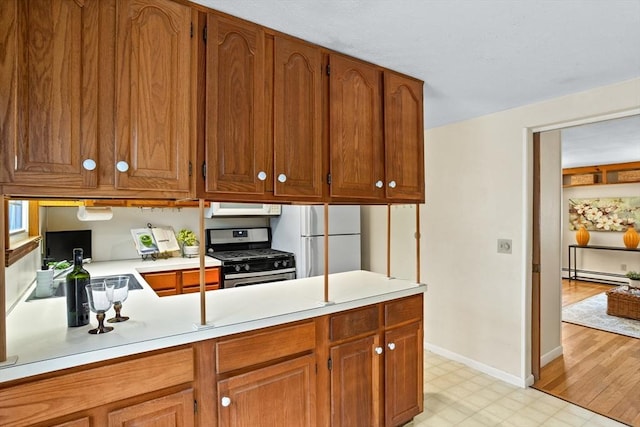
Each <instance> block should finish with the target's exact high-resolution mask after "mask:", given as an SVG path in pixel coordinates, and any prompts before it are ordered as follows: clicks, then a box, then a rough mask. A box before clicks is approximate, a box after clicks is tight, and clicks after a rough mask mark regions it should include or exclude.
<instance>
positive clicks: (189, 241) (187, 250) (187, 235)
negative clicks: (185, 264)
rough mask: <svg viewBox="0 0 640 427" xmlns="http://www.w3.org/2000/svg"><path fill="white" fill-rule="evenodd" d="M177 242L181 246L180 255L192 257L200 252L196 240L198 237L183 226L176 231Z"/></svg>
mask: <svg viewBox="0 0 640 427" xmlns="http://www.w3.org/2000/svg"><path fill="white" fill-rule="evenodd" d="M177 240H178V243H180V245H181V246H182V256H184V257H186V258H193V257H196V256H198V253H199V252H200V246H199V242H198V238H197V237H196V233H194V232H193V231H191V230H189V229H187V228H183V229H182V230H180V231H179V232H178V237H177Z"/></svg>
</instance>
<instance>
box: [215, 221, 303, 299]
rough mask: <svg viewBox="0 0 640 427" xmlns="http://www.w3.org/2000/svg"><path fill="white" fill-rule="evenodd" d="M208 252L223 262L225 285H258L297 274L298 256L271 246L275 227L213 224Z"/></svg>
mask: <svg viewBox="0 0 640 427" xmlns="http://www.w3.org/2000/svg"><path fill="white" fill-rule="evenodd" d="M206 237H207V240H206V242H207V255H209V256H210V257H213V258H216V259H218V260H220V261H221V262H222V287H223V288H234V287H236V286H248V285H258V284H261V283H270V282H277V281H280V280H290V279H295V278H296V263H295V257H294V255H293V254H292V253H290V252H283V251H279V250H276V249H271V228H269V227H255V228H221V229H218V228H210V229H207V230H206Z"/></svg>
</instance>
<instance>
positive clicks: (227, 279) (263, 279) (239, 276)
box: [222, 268, 296, 289]
mask: <svg viewBox="0 0 640 427" xmlns="http://www.w3.org/2000/svg"><path fill="white" fill-rule="evenodd" d="M295 278H296V269H295V268H286V269H283V270H277V271H261V272H259V273H234V274H227V275H225V276H224V280H223V282H222V287H223V288H225V289H226V288H236V287H239V286H249V285H260V284H262V283H271V282H280V281H282V280H292V279H295Z"/></svg>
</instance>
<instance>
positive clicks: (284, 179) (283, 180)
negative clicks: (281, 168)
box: [278, 173, 287, 182]
mask: <svg viewBox="0 0 640 427" xmlns="http://www.w3.org/2000/svg"><path fill="white" fill-rule="evenodd" d="M286 181H287V175H285V174H283V173H281V174H280V175H278V182H286Z"/></svg>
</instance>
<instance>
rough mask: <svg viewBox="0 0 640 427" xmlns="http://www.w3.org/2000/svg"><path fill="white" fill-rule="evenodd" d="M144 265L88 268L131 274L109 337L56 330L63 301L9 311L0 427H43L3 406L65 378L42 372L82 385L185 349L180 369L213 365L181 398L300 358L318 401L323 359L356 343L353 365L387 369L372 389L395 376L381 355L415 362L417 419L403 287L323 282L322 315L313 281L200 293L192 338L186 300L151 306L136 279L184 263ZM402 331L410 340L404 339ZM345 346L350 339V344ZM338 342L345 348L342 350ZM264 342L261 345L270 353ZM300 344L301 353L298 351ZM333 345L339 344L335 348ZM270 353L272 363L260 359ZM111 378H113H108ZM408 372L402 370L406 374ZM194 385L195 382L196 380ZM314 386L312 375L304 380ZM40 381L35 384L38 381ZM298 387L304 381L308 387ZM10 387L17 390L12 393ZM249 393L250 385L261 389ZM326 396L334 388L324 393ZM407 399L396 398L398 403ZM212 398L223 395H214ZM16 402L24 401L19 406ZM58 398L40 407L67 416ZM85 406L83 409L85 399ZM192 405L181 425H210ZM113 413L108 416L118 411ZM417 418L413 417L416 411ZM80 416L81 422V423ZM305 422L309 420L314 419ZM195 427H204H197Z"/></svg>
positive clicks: (189, 298) (192, 306) (413, 311)
mask: <svg viewBox="0 0 640 427" xmlns="http://www.w3.org/2000/svg"><path fill="white" fill-rule="evenodd" d="M215 263H216V261H215V260H213V259H210V260H207V266H214V264H215ZM151 264H152V265H150V263H148V262H142V261H140V260H132V261H114V262H103V263H93V264H89V265H88V266H87V268H88V270H89V271H90V273H91V274H92V275H111V274H124V273H127V274H133V275H134V276H135V277H136V279H137V280H138V281H139V282H140V284H141V285H142V287H143V289H141V290H135V291H131V292H130V294H129V298H128V299H127V301H126V302H125V303H124V304H123V313H126V314H127V315H128V316H130V317H131V319H130V320H129V321H127V322H124V323H119V324H116V325H115V328H116V329H115V330H114V331H113V332H111V333H109V334H105V335H97V336H96V335H90V334H88V333H87V330H88V329H89V327H88V326H87V327H80V328H67V327H66V323H65V317H64V312H65V310H64V304H65V300H64V298H50V299H46V300H34V301H28V302H26V301H24V299H23V300H22V301H20V302H19V303H18V304H17V306H16V307H15V308H14V309H13V311H12V312H11V314H10V315H9V316H8V318H7V326H8V331H9V336H8V348H9V352H10V353H11V354H15V355H17V356H18V357H19V359H18V363H17V364H16V365H15V366H13V367H9V368H5V369H2V370H0V375H1V376H2V382H3V384H2V390H0V396H2V398H1V399H0V402H2V403H0V422H2V425H29V424H30V423H32V422H36V421H37V420H44V419H47V420H49V419H50V418H46V417H51V416H52V414H51V413H49V412H47V413H44V414H43V413H41V412H39V411H38V410H37V409H36V408H30V409H29V411H32V412H33V411H35V412H34V413H33V414H32V415H29V417H28V418H25V419H27V420H29V421H28V423H26V424H25V423H23V422H21V421H20V418H15V417H16V416H17V414H18V413H21V412H20V411H18V412H16V411H17V409H16V407H15V406H14V405H16V404H17V403H16V402H22V401H21V400H20V390H21V387H22V388H25V387H26V389H28V390H29V391H31V389H30V387H31V385H32V384H34V383H35V384H37V383H38V382H42V381H45V382H52V381H54V382H55V381H56V379H58V380H59V381H62V380H60V378H64V376H65V375H64V374H63V373H61V372H58V373H55V372H53V371H57V370H65V371H63V372H65V373H66V372H70V373H69V374H67V375H71V376H73V375H74V374H75V375H82V374H81V372H90V371H91V370H92V369H101V367H105V366H106V367H107V370H108V367H109V366H111V365H110V364H113V365H114V366H118V365H119V364H122V363H135V361H136V360H144V356H145V355H147V354H151V356H149V357H152V358H158V357H162V354H165V353H167V352H168V353H172V352H174V351H179V352H184V351H185V349H191V350H190V351H193V352H194V353H193V354H192V353H191V352H190V351H187V352H188V355H187V356H184V355H183V357H185V360H187V361H189V360H190V359H191V358H193V362H194V363H195V365H196V367H197V366H200V365H201V364H204V365H208V364H211V363H213V362H214V358H216V359H215V361H216V365H217V366H216V368H215V369H213V370H214V372H211V371H209V370H208V369H207V370H205V371H204V372H203V371H200V370H198V369H195V371H194V372H192V373H191V374H189V375H187V376H186V377H185V378H188V377H190V378H191V380H187V381H186V383H192V384H187V385H190V386H187V387H186V388H187V389H191V388H192V387H195V385H196V384H199V383H200V382H204V383H215V382H216V378H217V379H218V382H221V381H224V380H229V379H230V378H235V377H236V376H237V375H233V376H231V377H229V375H228V373H233V374H240V376H239V377H242V376H243V375H247V374H248V373H249V372H253V371H249V372H247V369H248V368H249V366H251V367H259V368H260V369H263V370H264V369H268V368H272V365H271V364H268V363H267V362H273V361H277V362H279V363H275V364H273V366H280V365H281V364H282V363H285V364H286V363H288V362H291V360H297V359H298V357H297V356H301V355H304V357H305V358H311V360H312V365H314V366H315V365H316V364H317V366H318V368H317V369H318V373H317V378H316V379H315V381H312V382H311V383H309V384H307V386H308V387H311V386H312V385H313V384H316V386H315V387H314V390H313V395H320V394H322V393H325V392H326V393H328V390H323V389H322V386H323V385H324V386H325V387H326V385H327V384H328V383H330V382H331V380H329V377H330V376H331V375H333V374H334V372H335V370H336V368H334V370H333V371H332V370H328V369H326V366H327V361H326V360H324V361H323V360H321V359H324V358H325V357H327V359H328V360H333V359H336V358H337V357H339V351H338V349H340V351H344V350H343V349H342V347H343V346H345V345H347V344H348V345H354V343H356V344H358V343H359V342H360V341H362V340H364V341H362V343H360V344H364V345H365V347H364V349H365V350H364V351H365V352H366V354H363V353H362V351H363V350H362V349H359V350H358V351H357V352H356V353H355V354H356V356H357V355H358V354H359V355H360V356H357V357H368V358H373V357H379V358H380V360H383V358H384V364H385V366H386V367H387V368H385V369H382V368H381V367H380V368H377V369H373V370H372V371H371V373H370V374H371V376H372V380H375V381H374V382H375V383H378V381H380V379H377V380H376V379H375V378H374V377H375V376H376V375H380V374H381V372H382V371H387V370H388V371H389V372H394V370H395V369H396V368H390V367H389V366H393V364H392V360H393V358H392V355H393V352H394V351H396V352H400V351H402V352H403V354H405V355H407V354H410V355H412V356H411V357H410V358H409V359H408V360H414V362H415V363H414V364H415V366H412V365H409V366H406V365H404V364H405V363H406V361H407V359H403V362H402V363H403V366H402V367H401V370H402V371H403V372H405V375H407V376H409V375H408V374H409V373H410V377H411V378H413V380H414V381H417V382H418V383H419V385H418V384H415V387H414V389H413V390H412V391H411V393H410V396H412V397H413V398H412V400H413V401H414V402H415V404H414V407H413V412H414V413H413V415H411V416H410V417H409V419H410V418H412V417H413V416H414V415H416V414H417V413H419V412H420V411H421V405H422V391H421V390H422V386H421V384H422V381H421V378H422V376H421V375H419V374H421V372H422V362H421V355H422V293H423V292H424V291H425V290H426V286H424V285H418V284H416V283H412V282H410V281H406V280H398V279H389V278H386V277H385V276H384V275H380V274H376V273H371V272H366V271H353V272H346V273H338V274H335V275H331V276H330V277H329V280H330V283H331V294H330V298H331V302H332V304H324V303H323V302H322V301H323V278H322V277H314V278H306V279H298V280H291V281H283V282H275V283H270V284H265V285H261V286H253V287H246V288H237V289H225V290H221V291H211V292H207V307H208V310H209V311H208V317H207V325H206V326H204V327H202V326H199V325H198V313H199V310H198V308H199V300H198V298H197V295H195V294H184V295H176V296H171V297H163V298H160V297H158V296H157V295H156V294H155V293H154V292H153V290H152V289H151V288H150V287H149V285H148V284H147V283H146V282H145V281H144V279H143V276H142V275H141V274H142V273H145V272H148V271H151V270H153V271H162V270H174V269H180V268H193V267H194V266H195V265H196V263H195V261H191V260H186V259H182V258H173V259H169V260H158V261H156V262H153V263H151ZM27 294H28V293H27ZM24 298H26V296H25V297H24ZM92 323H94V324H95V318H94V319H92ZM282 328H284V329H285V332H284V334H282V332H280V330H281V329H282ZM407 328H409V329H408V330H407ZM398 332H400V333H401V335H400V337H398V338H388V337H386V335H388V334H392V335H391V336H393V334H396V333H398ZM408 332H409V334H408V335H407V333H408ZM264 334H266V336H268V337H270V336H272V335H273V337H277V338H278V339H281V340H282V342H280V343H275V344H276V346H274V345H273V344H274V343H273V342H272V340H271V339H267V340H266V341H265V340H264V338H261V336H264ZM298 334H299V335H298ZM407 337H409V338H407ZM354 338H358V339H355V340H354ZM389 339H391V341H389ZM407 339H408V341H407ZM236 340H240V343H241V345H239V346H237V348H234V350H237V351H240V352H243V355H242V357H239V356H237V355H236V354H235V352H234V351H231V350H227V349H226V348H227V347H225V345H228V346H229V347H230V348H231V347H234V344H233V343H234V342H235V341H236ZM343 341H344V342H345V344H342V342H343ZM386 341H388V342H386ZM270 342H271V344H269V343H270ZM301 342H302V343H305V344H301ZM225 343H226V344H225ZM334 343H338V344H339V345H334ZM203 346H207V347H215V348H216V350H212V351H211V353H209V352H206V351H204V352H203V351H202V350H201V348H202V347H203ZM256 346H257V347H256ZM392 347H393V348H392ZM149 352H151V353H149ZM226 352H228V357H229V359H228V360H227V359H226V358H225V355H227V353H226ZM216 353H217V357H216ZM271 353H273V355H272V356H269V354H271ZM180 354H181V353H180ZM265 354H266V355H267V356H265ZM383 354H384V356H383ZM132 356H133V357H132ZM294 356H295V357H294ZM139 358H142V359H139ZM255 358H257V359H258V360H257V361H250V362H246V360H252V359H255ZM289 359H291V360H289ZM305 360H306V359H305ZM365 360H366V359H365ZM372 360H375V359H372ZM280 362H281V363H280ZM418 362H420V363H418ZM143 363H144V365H145V368H149V369H153V367H152V366H149V365H148V364H149V363H152V362H150V361H147V362H143ZM243 363H244V365H243ZM334 363H335V362H334ZM378 363H382V362H378ZM94 366H95V368H94ZM226 366H230V367H226ZM370 366H373V365H370ZM80 367H81V368H80ZM323 368H325V369H323ZM411 368H413V371H411ZM114 369H115V370H116V371H117V368H114ZM260 369H258V371H259V370H260ZM314 369H316V368H314ZM407 369H409V371H405V370H407ZM365 371H366V368H365ZM158 375H162V374H161V372H158ZM203 375H204V376H206V378H202V376H203ZM309 375H311V374H309ZM358 375H359V374H358ZM418 375H419V376H418ZM31 376H34V377H33V378H27V379H26V380H25V378H26V377H31ZM313 377H316V375H315V374H314V375H313ZM325 377H326V378H325ZM40 378H45V379H44V380H40ZM416 378H418V379H419V381H418V380H416ZM307 379H308V380H309V381H311V379H312V378H307ZM38 380H40V381H38ZM180 381H183V380H182V379H181V380H180ZM14 384H16V386H15V387H11V386H13V385H14ZM223 384H224V383H223ZM256 384H260V381H258V382H257V383H256ZM95 386H96V387H97V389H98V390H100V389H103V388H105V387H107V388H108V382H107V384H104V383H100V384H95ZM336 386H337V385H335V384H334V385H333V387H336ZM131 388H132V389H134V390H135V391H131V392H127V389H131ZM151 391H154V392H155V391H157V390H150V391H147V390H144V387H142V386H141V385H140V384H128V385H127V386H124V385H120V386H119V392H120V394H117V396H120V397H128V396H131V397H132V398H133V397H134V396H139V395H144V394H145V393H150V392H151ZM406 391H407V390H404V392H405V393H406ZM201 392H202V391H201ZM218 392H219V393H221V392H222V391H221V390H218ZM209 393H210V394H211V396H214V395H215V394H214V393H215V391H214V390H209ZM227 394H228V393H227ZM374 394H375V393H374ZM207 395H208V394H207V393H205V394H204V395H202V394H201V393H198V391H195V392H194V399H197V398H200V399H202V396H207ZM418 396H419V398H418ZM22 397H23V399H24V398H26V399H27V400H28V399H29V397H28V396H22ZM216 397H217V398H216V399H215V400H214V401H218V402H219V404H220V405H222V406H221V407H220V408H218V409H217V410H218V411H219V412H218V415H219V416H220V417H222V415H223V414H224V411H223V410H222V408H226V407H225V402H226V400H224V399H223V397H224V396H220V395H218V396H216ZM331 398H333V399H338V398H340V399H361V398H362V396H357V397H356V396H342V397H339V396H338V395H336V394H335V390H333V389H332V391H331V393H328V395H327V396H326V397H325V399H319V402H320V404H321V402H323V401H327V400H326V399H331ZM374 398H376V397H375V396H374V395H372V399H374ZM15 399H17V400H15ZM61 399H64V396H59V395H57V394H56V393H53V394H51V397H50V398H49V400H48V401H47V402H46V404H45V406H47V405H51V406H56V407H58V406H59V407H62V408H65V407H66V405H64V404H61ZM221 399H222V400H221ZM45 400H46V399H45ZM88 401H89V402H91V399H88ZM200 401H201V402H202V403H200V405H201V409H200V411H201V412H202V413H201V414H196V415H193V414H190V416H206V414H209V416H212V417H213V415H211V414H212V412H211V411H214V409H213V408H210V407H211V406H216V405H213V403H206V402H203V401H202V400H200ZM114 402H115V401H111V402H98V403H100V404H102V405H104V404H114ZM123 402H124V403H127V400H126V399H125V400H123ZM123 402H120V403H119V404H117V406H121V405H122V404H123ZM394 402H397V401H394ZM22 403H26V402H22ZM40 403H43V402H40ZM96 404H97V403H96ZM79 405H80V406H73V405H72V406H71V408H72V410H71V409H70V410H71V412H69V414H70V413H77V414H75V415H77V416H80V415H82V414H86V416H87V417H91V416H93V417H94V419H98V418H95V417H98V415H92V414H93V412H92V411H95V410H96V409H95V408H94V407H93V406H92V403H87V407H86V408H81V406H82V405H81V404H79ZM416 405H418V406H416ZM27 406H28V405H27ZM344 407H345V410H346V408H348V406H347V404H346V403H345V405H344ZM207 408H209V409H207ZM418 408H420V409H419V410H418ZM232 409H233V407H232ZM307 409H309V408H307ZM321 409H322V408H321V407H318V408H317V410H318V416H319V417H320V418H321V419H322V418H323V417H324V416H325V415H326V414H323V413H322V412H323V411H322V410H321ZM415 411H418V412H415ZM63 412H64V411H63ZM53 414H54V415H55V414H57V415H58V416H59V418H61V419H63V420H66V419H67V418H65V416H67V415H68V414H67V413H60V412H59V411H58V412H55V411H54V412H53ZM75 415H74V416H75ZM84 416H85V415H82V417H84ZM308 416H311V415H308ZM82 417H80V418H82ZM315 417H316V415H315V414H314V415H313V419H315ZM403 417H404V415H403ZM51 419H53V418H51ZM38 422H39V421H38ZM98 424H99V423H98ZM98 424H96V425H98ZM88 425H94V424H88ZM200 425H209V424H206V423H205V424H202V423H201V424H200ZM220 425H227V424H226V423H224V422H222V418H220ZM243 425H249V424H243ZM309 425H313V424H309ZM372 425H373V424H372ZM386 425H392V424H386Z"/></svg>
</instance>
